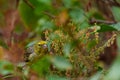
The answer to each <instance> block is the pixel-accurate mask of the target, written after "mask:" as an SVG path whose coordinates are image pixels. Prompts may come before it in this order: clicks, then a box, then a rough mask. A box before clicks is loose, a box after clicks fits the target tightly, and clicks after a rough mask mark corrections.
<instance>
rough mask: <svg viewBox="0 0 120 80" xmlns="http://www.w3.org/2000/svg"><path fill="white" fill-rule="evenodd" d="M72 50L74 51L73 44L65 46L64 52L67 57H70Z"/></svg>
mask: <svg viewBox="0 0 120 80" xmlns="http://www.w3.org/2000/svg"><path fill="white" fill-rule="evenodd" d="M71 49H72V44H70V43H66V44H65V45H64V48H63V51H64V54H65V56H67V57H68V56H69V55H70V52H71Z"/></svg>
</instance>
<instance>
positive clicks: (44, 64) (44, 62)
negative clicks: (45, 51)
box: [31, 56, 50, 76]
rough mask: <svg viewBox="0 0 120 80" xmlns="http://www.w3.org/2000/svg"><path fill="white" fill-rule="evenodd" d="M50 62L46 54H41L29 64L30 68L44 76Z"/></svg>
mask: <svg viewBox="0 0 120 80" xmlns="http://www.w3.org/2000/svg"><path fill="white" fill-rule="evenodd" d="M49 67H50V62H49V60H48V56H42V58H41V59H39V60H36V61H35V62H33V64H32V65H31V69H32V70H34V71H35V72H37V73H38V74H39V75H40V76H45V75H46V74H48V72H49Z"/></svg>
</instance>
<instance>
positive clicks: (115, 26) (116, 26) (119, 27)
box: [112, 23, 120, 31]
mask: <svg viewBox="0 0 120 80" xmlns="http://www.w3.org/2000/svg"><path fill="white" fill-rule="evenodd" d="M112 26H113V28H115V29H116V30H118V31H119V30H120V23H116V24H113V25H112Z"/></svg>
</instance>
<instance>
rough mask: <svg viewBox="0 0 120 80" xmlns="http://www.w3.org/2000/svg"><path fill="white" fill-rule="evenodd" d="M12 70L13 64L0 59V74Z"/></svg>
mask: <svg viewBox="0 0 120 80" xmlns="http://www.w3.org/2000/svg"><path fill="white" fill-rule="evenodd" d="M13 72H14V67H13V65H12V64H11V63H10V62H8V61H0V74H3V75H7V74H10V73H13Z"/></svg>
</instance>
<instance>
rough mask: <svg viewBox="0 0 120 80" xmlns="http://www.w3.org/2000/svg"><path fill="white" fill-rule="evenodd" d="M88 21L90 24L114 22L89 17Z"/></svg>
mask: <svg viewBox="0 0 120 80" xmlns="http://www.w3.org/2000/svg"><path fill="white" fill-rule="evenodd" d="M90 23H91V24H94V23H98V24H100V23H104V24H115V23H116V21H105V20H97V19H94V18H92V19H90Z"/></svg>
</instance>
